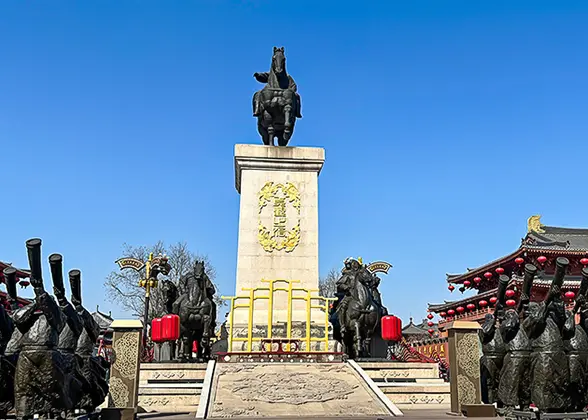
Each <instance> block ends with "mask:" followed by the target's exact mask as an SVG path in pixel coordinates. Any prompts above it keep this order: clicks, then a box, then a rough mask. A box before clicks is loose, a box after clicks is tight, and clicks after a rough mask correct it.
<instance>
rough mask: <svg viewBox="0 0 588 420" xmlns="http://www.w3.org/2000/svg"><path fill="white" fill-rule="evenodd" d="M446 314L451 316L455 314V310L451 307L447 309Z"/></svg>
mask: <svg viewBox="0 0 588 420" xmlns="http://www.w3.org/2000/svg"><path fill="white" fill-rule="evenodd" d="M447 315H449V316H453V315H455V311H454V310H453V309H450V310H448V311H447Z"/></svg>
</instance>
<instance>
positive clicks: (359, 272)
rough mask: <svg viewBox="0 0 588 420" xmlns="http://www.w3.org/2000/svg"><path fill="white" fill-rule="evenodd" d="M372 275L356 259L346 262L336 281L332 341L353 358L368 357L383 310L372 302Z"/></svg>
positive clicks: (373, 282)
mask: <svg viewBox="0 0 588 420" xmlns="http://www.w3.org/2000/svg"><path fill="white" fill-rule="evenodd" d="M374 284H376V282H375V281H374V279H373V275H372V274H371V273H370V272H369V271H368V270H367V268H366V267H365V266H363V265H362V264H360V263H359V262H358V261H357V260H351V261H348V262H346V268H345V269H344V270H343V272H342V274H341V277H340V278H339V280H337V296H338V298H339V299H338V300H337V301H336V303H335V305H334V306H333V309H332V312H331V316H330V318H331V322H332V323H333V327H334V338H335V339H336V340H338V341H340V342H341V343H342V345H343V348H344V352H345V353H346V354H347V355H348V356H349V357H350V358H352V359H354V358H358V357H369V355H370V344H371V338H372V336H373V334H374V332H375V331H376V329H377V327H378V326H379V325H380V319H381V317H382V316H383V315H384V314H385V313H386V312H387V311H386V309H385V308H384V307H383V306H382V305H381V304H380V303H379V302H378V301H377V300H376V299H374V292H373V291H372V290H371V287H372V286H373V285H374Z"/></svg>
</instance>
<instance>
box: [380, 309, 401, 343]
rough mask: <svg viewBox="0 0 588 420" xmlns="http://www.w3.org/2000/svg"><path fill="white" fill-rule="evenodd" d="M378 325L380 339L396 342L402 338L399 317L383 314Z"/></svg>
mask: <svg viewBox="0 0 588 420" xmlns="http://www.w3.org/2000/svg"><path fill="white" fill-rule="evenodd" d="M380 325H381V333H382V340H384V341H393V342H398V341H400V340H401V339H402V321H401V320H400V318H398V317H396V316H393V315H387V316H384V317H382V321H381V322H380Z"/></svg>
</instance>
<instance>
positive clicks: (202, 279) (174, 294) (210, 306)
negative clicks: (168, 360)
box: [163, 261, 216, 361]
mask: <svg viewBox="0 0 588 420" xmlns="http://www.w3.org/2000/svg"><path fill="white" fill-rule="evenodd" d="M169 283H170V284H167V283H165V284H164V287H163V290H164V296H165V297H166V307H167V309H168V310H170V309H171V311H169V312H171V313H174V314H176V315H179V317H180V340H181V355H180V358H181V359H182V360H184V361H191V360H192V343H193V342H194V341H196V342H197V346H198V349H197V355H196V358H197V359H198V360H202V359H208V358H210V338H211V337H213V336H214V328H215V325H216V304H215V302H214V300H213V298H214V294H215V293H216V291H215V288H214V285H213V284H212V282H211V281H210V279H209V278H208V275H206V272H205V267H204V262H203V261H197V262H196V264H195V265H194V270H193V271H192V272H190V273H188V274H186V275H185V276H183V277H182V278H181V279H180V284H182V285H183V286H184V288H185V290H184V291H183V293H178V291H177V288H176V287H175V285H173V283H171V282H169ZM178 295H179V296H178Z"/></svg>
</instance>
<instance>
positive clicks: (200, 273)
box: [194, 261, 206, 281]
mask: <svg viewBox="0 0 588 420" xmlns="http://www.w3.org/2000/svg"><path fill="white" fill-rule="evenodd" d="M205 276H206V272H205V270H204V261H196V263H195V264H194V278H195V279H196V280H197V281H202V280H204V277H205Z"/></svg>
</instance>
